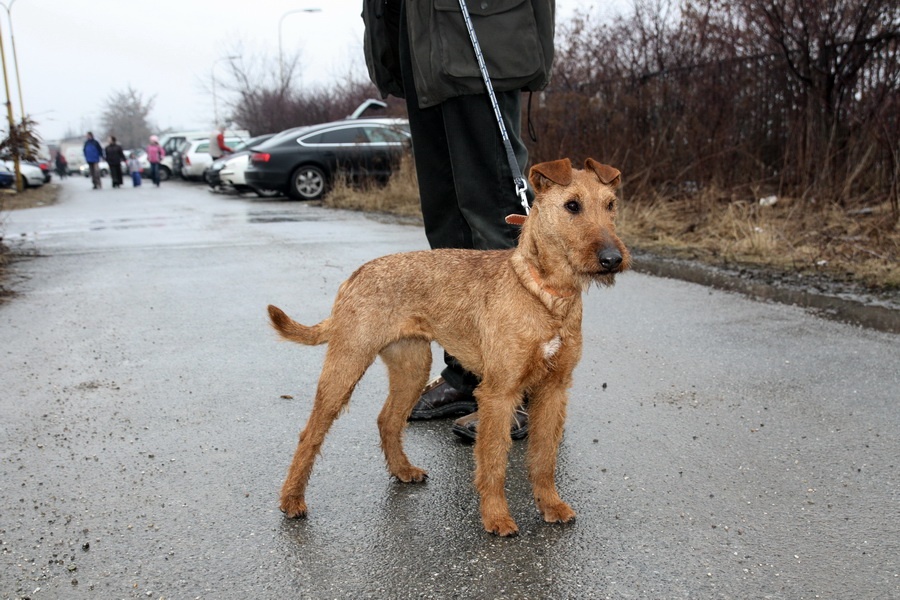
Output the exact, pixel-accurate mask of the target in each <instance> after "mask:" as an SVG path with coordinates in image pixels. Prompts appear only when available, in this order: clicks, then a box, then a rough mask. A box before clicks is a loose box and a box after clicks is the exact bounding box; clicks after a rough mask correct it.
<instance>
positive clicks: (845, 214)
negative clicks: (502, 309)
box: [325, 160, 900, 292]
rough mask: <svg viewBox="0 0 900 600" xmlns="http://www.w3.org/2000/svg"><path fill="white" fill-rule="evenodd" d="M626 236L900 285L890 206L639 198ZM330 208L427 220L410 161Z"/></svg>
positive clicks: (676, 253)
mask: <svg viewBox="0 0 900 600" xmlns="http://www.w3.org/2000/svg"><path fill="white" fill-rule="evenodd" d="M623 196H624V201H623V202H622V205H621V206H622V208H621V211H620V225H619V229H620V233H621V234H622V236H623V238H624V239H625V240H626V242H627V243H628V244H629V245H631V246H632V247H634V248H637V249H640V250H645V251H648V252H653V253H656V254H660V255H663V256H673V257H681V258H689V259H692V260H697V261H701V262H703V263H706V264H710V265H714V266H721V265H728V266H742V265H743V266H749V267H755V268H759V269H770V270H774V271H780V272H789V273H797V272H803V273H816V274H817V275H819V276H822V277H826V278H831V279H834V280H836V281H843V282H849V283H853V284H857V285H861V286H864V287H866V288H870V289H872V290H879V291H888V292H891V291H896V290H900V230H898V229H897V227H896V226H891V224H890V223H891V209H890V205H889V204H888V203H884V204H882V205H878V206H869V207H860V206H854V207H852V208H844V207H840V206H821V205H816V204H815V203H812V202H810V201H808V200H799V199H795V198H778V200H777V202H776V203H775V205H774V206H761V205H760V203H759V201H758V200H757V199H753V200H744V199H740V198H737V197H736V196H735V195H733V194H729V193H725V192H722V191H720V190H708V191H705V192H702V193H700V194H697V195H694V196H691V197H687V198H681V199H665V198H659V197H654V198H633V197H629V195H628V191H627V189H626V190H624V192H623ZM325 205H326V206H331V207H334V208H343V209H350V210H360V211H376V212H384V213H391V214H399V215H404V216H418V217H421V211H420V209H419V201H418V186H417V184H416V178H415V169H414V166H413V164H412V161H411V160H405V161H404V163H403V164H402V165H401V168H400V170H399V171H398V173H397V174H396V175H395V176H394V177H393V178H391V180H390V182H389V183H388V184H387V185H386V186H380V187H379V186H368V187H367V188H366V189H359V188H353V187H350V186H348V185H346V184H339V185H337V186H336V187H335V189H334V191H333V192H332V193H331V194H330V195H329V196H328V197H327V198H326V200H325Z"/></svg>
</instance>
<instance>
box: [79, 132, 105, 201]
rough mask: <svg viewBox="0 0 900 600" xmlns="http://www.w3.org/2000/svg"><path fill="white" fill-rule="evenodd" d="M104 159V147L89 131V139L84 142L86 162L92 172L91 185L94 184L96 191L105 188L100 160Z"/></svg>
mask: <svg viewBox="0 0 900 600" xmlns="http://www.w3.org/2000/svg"><path fill="white" fill-rule="evenodd" d="M102 158H103V146H101V145H100V142H98V141H97V140H95V139H94V134H93V133H91V132H90V131H88V132H87V139H86V140H85V141H84V160H85V162H87V164H88V169H89V170H90V172H91V183H92V184H94V189H95V190H99V189H100V188H102V187H103V182H102V181H100V159H102Z"/></svg>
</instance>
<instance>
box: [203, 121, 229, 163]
mask: <svg viewBox="0 0 900 600" xmlns="http://www.w3.org/2000/svg"><path fill="white" fill-rule="evenodd" d="M232 152H234V150H232V149H231V148H229V147H228V146H227V145H225V126H224V125H217V126H216V130H215V131H213V132H212V134H211V135H210V136H209V155H210V156H211V157H212V159H213V160H216V159H217V158H222V157H223V156H225V155H226V154H231V153H232Z"/></svg>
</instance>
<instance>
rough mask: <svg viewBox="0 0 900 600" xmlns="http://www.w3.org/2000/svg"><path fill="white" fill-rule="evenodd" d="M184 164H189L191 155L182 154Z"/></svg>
mask: <svg viewBox="0 0 900 600" xmlns="http://www.w3.org/2000/svg"><path fill="white" fill-rule="evenodd" d="M184 164H186V165H187V166H191V157H190V156H187V155H185V156H184Z"/></svg>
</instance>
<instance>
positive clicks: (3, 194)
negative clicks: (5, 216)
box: [0, 182, 59, 213]
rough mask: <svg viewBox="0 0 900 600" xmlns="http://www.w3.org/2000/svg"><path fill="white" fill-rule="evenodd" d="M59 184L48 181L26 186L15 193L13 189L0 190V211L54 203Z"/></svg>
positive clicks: (57, 194) (57, 196) (57, 195)
mask: <svg viewBox="0 0 900 600" xmlns="http://www.w3.org/2000/svg"><path fill="white" fill-rule="evenodd" d="M58 198H59V184H57V183H52V182H51V183H48V184H45V185H42V186H41V187H39V188H28V189H25V190H23V191H22V193H19V194H17V193H16V191H15V190H14V189H12V190H0V213H3V212H6V211H8V210H19V209H22V208H35V207H38V206H50V205H51V204H56V201H57V199H58Z"/></svg>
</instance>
